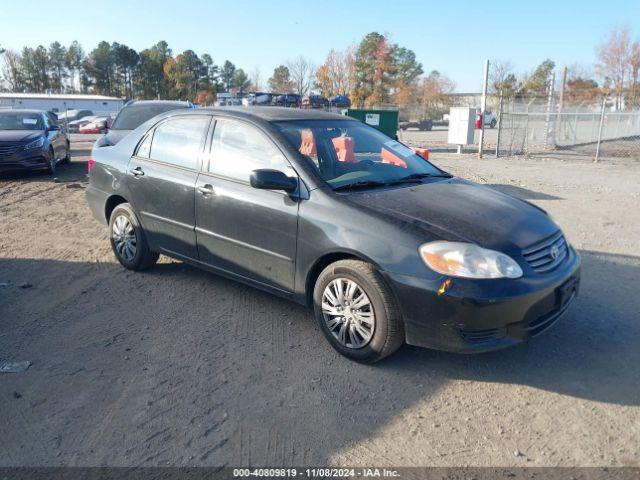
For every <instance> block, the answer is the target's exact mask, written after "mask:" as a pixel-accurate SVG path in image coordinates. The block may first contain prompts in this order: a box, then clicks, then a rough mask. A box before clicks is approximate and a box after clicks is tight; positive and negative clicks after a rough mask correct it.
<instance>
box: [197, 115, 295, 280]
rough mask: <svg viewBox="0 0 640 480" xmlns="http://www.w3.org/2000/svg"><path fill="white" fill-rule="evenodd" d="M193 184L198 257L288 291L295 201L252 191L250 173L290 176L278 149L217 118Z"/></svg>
mask: <svg viewBox="0 0 640 480" xmlns="http://www.w3.org/2000/svg"><path fill="white" fill-rule="evenodd" d="M204 163H205V164H204V165H203V172H202V173H201V174H200V176H199V177H198V180H197V184H196V237H197V242H198V253H199V255H200V260H201V261H202V262H204V263H207V264H209V265H212V266H214V267H217V268H220V269H223V270H225V271H227V272H231V273H234V274H236V275H240V276H242V277H245V278H248V279H250V280H253V281H255V282H258V283H261V284H263V285H267V286H269V287H272V288H276V289H279V290H283V291H293V282H294V271H295V256H296V239H297V238H296V237H297V230H298V200H297V199H294V198H292V197H291V196H290V195H288V194H287V193H285V192H280V191H271V190H258V189H255V188H253V187H251V185H250V184H249V176H250V175H251V172H252V171H253V170H255V169H259V168H274V169H277V170H281V171H283V172H285V173H287V174H288V175H290V176H296V174H295V171H293V169H292V168H291V166H290V164H289V162H288V161H287V159H286V157H285V156H284V155H283V153H282V152H281V151H280V150H279V149H278V147H277V146H276V145H275V144H274V143H273V142H272V141H271V140H270V139H269V138H268V136H267V135H266V134H265V133H264V132H262V131H261V130H259V129H258V128H257V127H256V126H254V125H252V124H250V123H248V122H244V121H240V120H231V119H220V118H219V119H217V120H216V123H215V129H214V133H213V138H212V144H211V150H210V157H209V162H204Z"/></svg>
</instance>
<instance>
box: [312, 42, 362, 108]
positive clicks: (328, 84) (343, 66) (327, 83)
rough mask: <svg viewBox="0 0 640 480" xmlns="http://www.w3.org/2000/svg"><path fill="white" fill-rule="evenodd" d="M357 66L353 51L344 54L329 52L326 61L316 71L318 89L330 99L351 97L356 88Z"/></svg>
mask: <svg viewBox="0 0 640 480" xmlns="http://www.w3.org/2000/svg"><path fill="white" fill-rule="evenodd" d="M354 83H355V65H354V59H353V51H352V49H347V50H345V51H344V52H336V51H335V50H331V51H329V54H328V55H327V59H326V61H325V62H324V63H323V64H322V65H321V66H320V67H318V69H317V70H316V88H319V89H320V91H321V92H322V94H323V95H324V96H325V97H327V98H329V97H333V96H334V95H347V96H348V95H349V93H350V92H351V90H352V89H353V88H354Z"/></svg>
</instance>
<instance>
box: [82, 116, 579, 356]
mask: <svg viewBox="0 0 640 480" xmlns="http://www.w3.org/2000/svg"><path fill="white" fill-rule="evenodd" d="M92 155H93V162H92V163H91V165H92V169H91V172H90V185H89V187H88V188H87V198H88V202H89V205H90V207H91V210H92V211H93V214H94V215H95V217H96V218H97V219H98V220H100V221H102V222H105V223H108V224H109V232H110V237H111V245H112V247H113V250H114V252H115V255H116V257H117V259H118V260H119V261H120V263H121V264H122V265H123V266H124V267H126V268H129V269H132V270H141V269H145V268H149V267H151V266H152V265H154V263H155V262H156V260H157V258H158V254H159V253H163V254H166V255H169V256H171V257H174V258H177V259H181V260H183V261H185V262H188V263H190V264H192V265H195V266H197V267H200V268H204V269H206V270H209V271H212V272H215V273H218V274H221V275H224V276H226V277H229V278H231V279H234V280H239V281H242V282H245V283H248V284H250V285H253V286H255V287H257V288H261V289H263V290H266V291H269V292H272V293H275V294H277V295H281V296H284V297H287V298H290V299H292V300H294V301H296V302H300V303H302V304H305V305H309V306H312V307H313V308H314V311H315V318H316V320H317V323H318V325H319V327H320V329H321V330H322V332H323V333H324V335H325V337H326V338H327V339H328V341H329V342H330V343H331V345H333V347H334V348H335V349H336V350H338V351H339V352H340V353H342V354H343V355H345V356H347V357H349V358H351V359H354V360H358V361H363V362H371V361H376V360H379V359H381V358H383V357H385V356H387V355H389V354H391V353H392V352H394V351H395V350H396V349H397V348H398V347H399V346H401V345H402V344H403V343H405V342H406V343H409V344H413V345H420V346H425V347H431V348H436V349H442V350H449V351H456V352H481V351H487V350H493V349H497V348H502V347H506V346H509V345H514V344H517V343H520V342H522V341H525V340H528V339H529V338H530V337H532V336H535V335H537V334H538V333H540V332H542V331H544V330H545V329H547V328H548V327H549V326H551V325H552V324H553V323H554V322H555V321H556V320H557V319H558V318H559V317H560V316H561V315H562V314H563V313H564V312H565V311H566V310H567V308H568V306H569V305H570V303H571V302H572V301H573V299H574V298H575V297H576V295H577V292H578V283H579V276H580V275H579V272H580V269H579V265H580V261H579V257H578V255H577V253H576V252H575V250H574V249H573V248H572V247H571V245H569V243H568V242H567V241H566V239H565V237H564V235H563V234H562V231H561V230H560V228H559V227H558V226H557V225H556V223H554V221H553V220H552V219H551V218H549V216H548V215H547V214H546V213H545V212H544V211H543V210H541V209H539V208H538V207H536V206H534V205H532V204H530V203H527V202H525V201H523V200H519V199H517V198H515V197H511V196H509V195H506V194H503V193H499V192H497V191H495V190H492V189H490V188H487V187H483V186H479V185H476V184H473V183H471V182H468V181H465V180H462V179H459V178H455V177H452V176H451V175H449V174H447V173H446V172H444V171H442V170H440V169H438V168H437V167H435V166H434V165H432V164H431V163H429V162H428V161H426V160H425V159H423V158H422V157H420V156H418V155H417V154H415V153H414V152H413V151H412V150H411V149H410V148H408V147H406V146H405V145H403V144H401V143H399V142H397V141H395V140H393V139H391V138H389V137H387V136H385V135H384V134H382V133H381V132H379V131H378V130H376V129H374V128H371V127H369V126H368V125H365V124H363V123H360V122H358V121H357V120H354V119H350V118H348V117H343V116H340V115H334V114H330V113H325V112H317V111H312V110H295V109H286V108H277V107H273V108H245V109H234V108H228V109H225V108H218V109H199V110H183V111H175V112H171V113H168V114H164V115H160V116H158V117H155V118H153V119H151V120H150V121H148V122H146V123H145V124H143V125H141V126H140V127H139V128H137V129H136V130H135V131H134V132H132V134H130V135H129V136H127V137H125V138H124V139H123V140H122V141H121V142H120V143H118V144H117V145H116V146H112V147H96V148H94V151H93V154H92ZM203 294H204V293H203Z"/></svg>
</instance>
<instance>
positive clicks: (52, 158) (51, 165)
mask: <svg viewBox="0 0 640 480" xmlns="http://www.w3.org/2000/svg"><path fill="white" fill-rule="evenodd" d="M47 173H48V174H49V175H55V173H56V155H55V153H53V147H49V158H47Z"/></svg>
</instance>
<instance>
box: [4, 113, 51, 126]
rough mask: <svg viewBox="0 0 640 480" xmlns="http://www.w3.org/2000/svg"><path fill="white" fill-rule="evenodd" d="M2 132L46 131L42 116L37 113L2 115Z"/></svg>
mask: <svg viewBox="0 0 640 480" xmlns="http://www.w3.org/2000/svg"><path fill="white" fill-rule="evenodd" d="M0 130H44V124H43V122H42V116H41V115H39V114H37V113H20V112H8V113H4V112H3V113H0Z"/></svg>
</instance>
